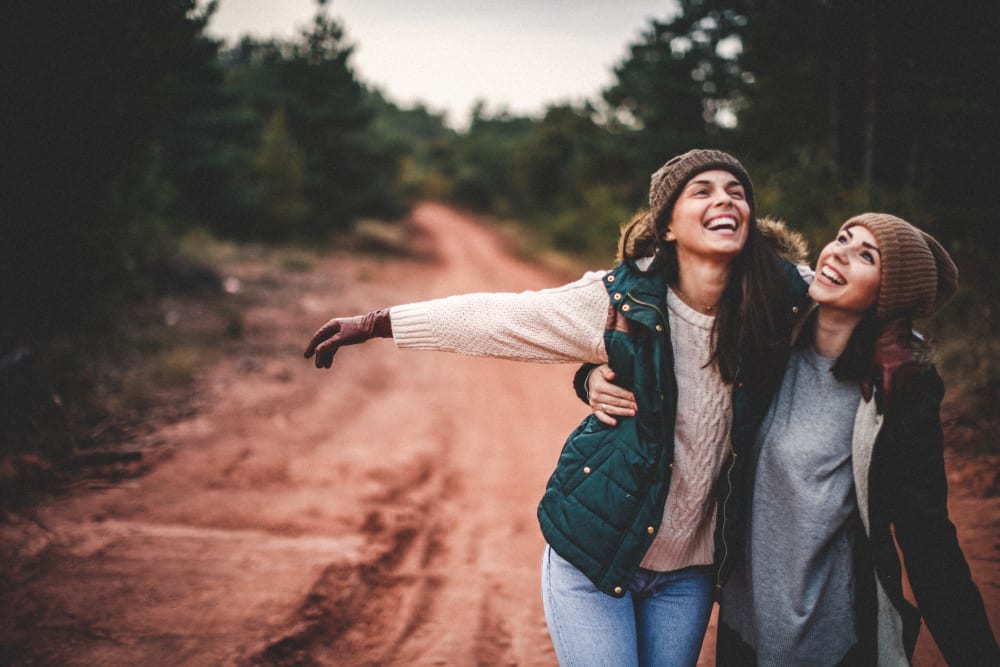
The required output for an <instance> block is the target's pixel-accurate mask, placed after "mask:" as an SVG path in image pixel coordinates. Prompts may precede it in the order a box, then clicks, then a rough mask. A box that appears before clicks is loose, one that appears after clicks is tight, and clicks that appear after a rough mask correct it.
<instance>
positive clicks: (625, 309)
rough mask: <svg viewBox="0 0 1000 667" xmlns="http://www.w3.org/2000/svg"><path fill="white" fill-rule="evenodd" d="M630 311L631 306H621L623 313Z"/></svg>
mask: <svg viewBox="0 0 1000 667" xmlns="http://www.w3.org/2000/svg"><path fill="white" fill-rule="evenodd" d="M630 310H632V306H630V305H628V304H627V303H626V304H625V305H624V306H622V312H623V313H627V312H628V311H630Z"/></svg>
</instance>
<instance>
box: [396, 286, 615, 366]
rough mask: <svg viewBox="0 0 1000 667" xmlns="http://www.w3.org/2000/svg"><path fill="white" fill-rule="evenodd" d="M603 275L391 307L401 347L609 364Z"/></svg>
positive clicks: (515, 358)
mask: <svg viewBox="0 0 1000 667" xmlns="http://www.w3.org/2000/svg"><path fill="white" fill-rule="evenodd" d="M603 277H604V273H603V272H590V273H587V274H586V275H584V276H583V277H582V278H581V279H579V280H577V281H576V282H573V283H570V284H568V285H563V286H562V287H554V288H551V289H544V290H538V291H528V292H520V293H510V292H499V293H486V292H483V293H477V294H463V295H460V296H451V297H446V298H443V299H435V300H432V301H422V302H419V303H411V304H405V305H401V306H394V307H393V308H392V309H391V310H390V313H391V317H392V334H393V339H394V340H395V342H396V345H397V346H398V347H400V348H410V349H423V350H442V351H445V352H456V353H459V354H466V355H471V356H481V357H496V358H501V359H513V360H516V361H534V362H542V363H567V362H569V363H572V362H581V361H586V362H594V363H602V362H604V361H606V360H607V353H606V352H605V349H604V324H605V321H606V320H607V311H608V293H607V290H606V289H605V287H604V284H603V280H602V278H603Z"/></svg>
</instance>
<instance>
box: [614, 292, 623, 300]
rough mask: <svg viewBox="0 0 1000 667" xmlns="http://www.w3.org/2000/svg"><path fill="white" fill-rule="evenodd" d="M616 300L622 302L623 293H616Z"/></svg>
mask: <svg viewBox="0 0 1000 667" xmlns="http://www.w3.org/2000/svg"><path fill="white" fill-rule="evenodd" d="M614 300H615V301H621V300H622V293H621V292H615V296H614Z"/></svg>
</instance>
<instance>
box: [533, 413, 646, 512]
mask: <svg viewBox="0 0 1000 667" xmlns="http://www.w3.org/2000/svg"><path fill="white" fill-rule="evenodd" d="M635 428H636V424H635V422H634V420H633V419H631V418H628V419H623V420H621V421H620V422H619V424H618V426H616V427H609V426H606V425H605V424H603V423H601V422H600V421H599V420H598V419H597V418H596V417H594V416H593V415H590V416H588V417H587V419H585V420H584V422H583V423H582V424H580V426H579V427H578V428H577V430H576V431H574V432H573V433H572V434H570V436H569V438H568V439H567V440H566V443H565V444H564V445H563V450H562V453H561V454H560V457H559V465H558V466H557V467H556V471H555V473H554V474H553V477H552V481H551V483H554V484H555V485H556V486H558V488H559V490H560V491H561V493H562V495H563V496H564V497H566V498H567V499H570V498H571V499H572V502H573V503H574V504H578V505H582V506H583V507H584V508H586V509H587V510H588V511H589V512H590V513H592V514H593V515H596V516H597V517H600V518H601V520H603V521H605V522H608V523H609V524H611V525H614V526H617V527H620V526H624V525H627V524H628V522H629V521H631V520H632V518H633V517H634V516H635V511H636V507H637V506H638V504H639V503H640V502H641V501H642V499H643V498H644V496H645V493H646V489H648V486H649V480H650V478H651V475H652V470H651V464H650V463H648V462H647V461H645V460H644V459H642V458H641V457H639V456H637V455H636V453H635V452H634V450H633V448H631V447H627V446H626V444H625V443H626V442H627V441H628V440H629V434H630V432H631V437H633V438H634V430H635Z"/></svg>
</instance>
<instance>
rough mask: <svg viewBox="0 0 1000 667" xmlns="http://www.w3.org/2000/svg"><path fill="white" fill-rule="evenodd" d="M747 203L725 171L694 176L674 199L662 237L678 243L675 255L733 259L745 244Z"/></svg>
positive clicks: (730, 176)
mask: <svg viewBox="0 0 1000 667" xmlns="http://www.w3.org/2000/svg"><path fill="white" fill-rule="evenodd" d="M749 223H750V204H749V203H748V202H747V198H746V193H745V192H744V190H743V185H742V184H741V183H740V182H739V180H737V178H736V177H735V176H733V175H732V174H731V173H729V172H728V171H725V170H723V169H713V170H711V171H703V172H701V173H700V174H696V175H695V176H693V177H692V178H691V180H689V181H688V182H687V183H686V184H685V185H684V187H683V189H682V190H681V192H680V195H679V196H678V197H677V202H676V203H675V204H674V208H673V213H672V215H671V218H670V225H669V226H668V227H667V232H666V235H665V236H664V238H665V239H666V240H667V241H673V242H676V244H677V252H678V256H679V257H680V256H683V255H684V254H694V255H701V256H711V257H715V258H718V257H724V258H728V259H730V260H731V259H732V258H733V257H735V256H736V255H738V254H739V252H740V251H741V250H742V249H743V246H744V245H745V244H746V242H747V236H748V234H749Z"/></svg>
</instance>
